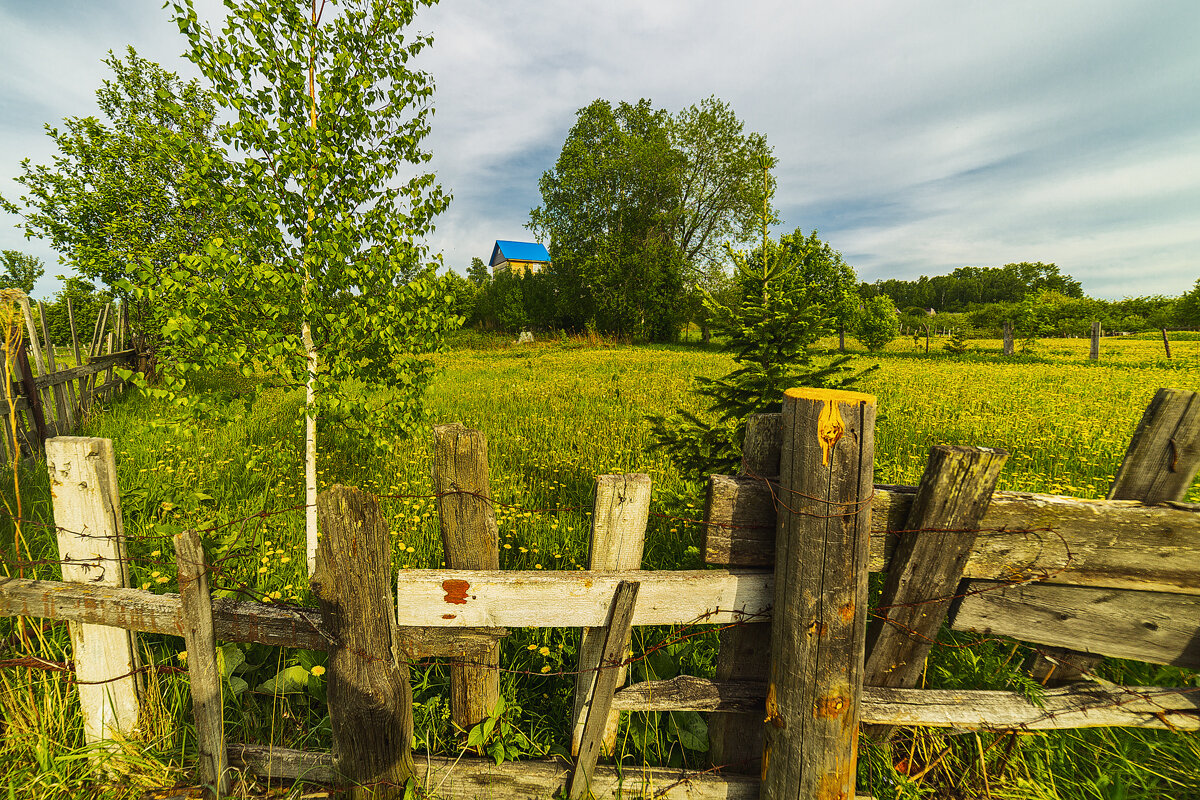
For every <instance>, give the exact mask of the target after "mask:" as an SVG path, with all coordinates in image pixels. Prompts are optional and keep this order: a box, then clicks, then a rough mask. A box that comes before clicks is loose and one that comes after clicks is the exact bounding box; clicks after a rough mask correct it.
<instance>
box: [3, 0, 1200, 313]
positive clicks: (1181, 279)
mask: <svg viewBox="0 0 1200 800" xmlns="http://www.w3.org/2000/svg"><path fill="white" fill-rule="evenodd" d="M160 6H161V2H160V0H102V1H97V0H0V74H2V75H3V76H4V77H3V79H0V195H3V196H4V197H6V198H9V199H16V198H18V197H19V196H20V194H21V189H22V187H21V186H20V185H19V184H16V183H15V182H14V181H13V180H12V179H13V177H14V176H16V175H19V174H20V172H21V169H20V161H21V159H22V158H29V159H30V160H31V161H33V162H34V163H39V164H45V163H49V162H50V161H51V159H52V157H53V155H54V152H55V150H54V147H53V143H52V142H51V140H50V139H49V138H48V137H47V136H46V135H45V133H44V130H43V126H44V125H45V124H46V123H49V124H52V125H53V124H57V123H59V121H60V120H61V119H62V118H64V117H67V116H87V115H91V114H95V113H97V109H96V104H95V91H96V89H97V88H98V87H99V86H100V82H101V81H102V80H103V79H104V78H105V77H108V75H107V68H106V67H105V66H104V65H103V64H102V63H101V62H102V59H103V58H104V57H105V55H106V53H107V51H109V50H114V51H117V52H118V53H122V52H123V51H124V49H125V46H126V45H133V46H134V47H135V48H136V49H137V50H138V52H139V54H140V55H142V56H144V57H146V58H150V59H153V60H155V61H158V62H159V63H161V64H163V65H164V66H166V67H167V68H168V69H171V70H174V71H177V72H179V73H180V74H181V75H182V76H184V77H191V76H194V75H195V74H196V72H195V70H194V68H193V67H192V65H191V64H189V63H188V62H187V61H185V60H183V59H182V58H181V53H182V51H183V46H184V42H183V39H182V37H181V36H180V35H179V33H178V29H177V28H176V27H175V26H174V24H173V23H171V21H170V18H169V13H168V11H167V10H164V9H162V8H161V7H160ZM197 7H198V8H199V9H200V11H201V14H202V16H203V15H206V14H207V15H208V17H209V18H210V19H217V18H218V16H219V15H220V14H221V10H220V4H219V3H218V2H217V1H216V0H198V2H197ZM414 30H415V31H420V32H424V33H432V34H433V36H434V44H433V47H432V48H431V49H429V50H428V51H426V53H424V54H422V56H421V58H420V62H419V63H418V64H417V66H419V67H420V68H421V69H424V70H426V71H428V72H429V73H431V74H432V76H433V78H434V80H435V81H436V84H437V89H436V93H435V99H434V103H435V106H436V115H435V117H434V119H433V130H432V133H431V135H430V136H429V137H428V139H426V141H425V145H426V147H427V148H428V149H430V150H432V152H433V154H434V155H433V160H432V161H431V162H430V168H432V169H433V170H434V171H435V172H436V173H437V175H438V178H439V181H440V182H441V184H442V186H443V187H444V188H445V189H447V190H448V191H449V192H451V193H452V194H453V196H454V200H453V202H452V203H451V206H450V209H449V210H448V211H447V212H446V213H445V214H443V215H442V216H441V217H440V219H439V222H438V229H437V231H436V232H435V233H434V234H433V235H432V236H431V237H430V239H429V244H430V246H431V248H432V249H433V250H434V251H435V252H439V253H441V254H442V255H443V258H444V261H445V263H446V264H447V265H449V266H451V267H453V268H454V269H456V270H457V271H459V272H463V273H465V271H466V268H467V266H468V265H469V264H470V261H471V258H472V257H473V256H478V257H480V258H482V259H483V260H484V261H487V259H488V258H489V256H490V255H491V249H492V245H493V243H494V241H495V240H496V239H517V240H531V239H532V235H531V234H530V233H529V231H528V230H526V229H525V227H524V225H525V223H526V222H527V221H528V218H529V210H530V209H531V208H533V207H535V206H536V205H538V204H539V202H540V196H539V194H538V189H537V183H538V178H539V177H540V176H541V174H542V173H543V172H544V171H546V170H547V169H550V168H551V167H553V165H554V161H555V159H556V158H557V156H558V153H559V151H560V149H561V147H562V144H563V140H564V139H565V137H566V135H567V132H568V130H569V129H570V127H571V125H572V123H573V122H574V119H575V113H576V111H578V110H579V109H580V108H583V107H584V106H586V105H588V104H589V103H591V102H592V101H593V100H595V99H597V98H603V99H606V100H609V101H611V102H613V103H614V104H615V103H617V102H619V101H621V100H629V101H636V100H637V99H638V98H642V97H645V98H648V99H650V100H651V101H652V102H653V104H654V105H655V107H658V108H665V109H667V110H668V111H671V112H676V111H678V110H680V109H682V108H686V107H687V106H690V105H692V104H693V103H697V102H699V101H700V100H702V99H703V98H705V97H708V96H709V95H716V96H717V97H719V98H721V99H723V100H725V101H726V102H727V103H728V104H729V105H730V107H731V108H732V109H733V110H734V112H735V113H736V114H737V115H738V116H739V118H740V119H741V120H742V121H743V122H744V123H745V126H746V130H748V131H757V132H759V133H761V134H763V135H764V136H766V138H767V141H768V143H769V144H770V145H771V146H772V147H773V149H774V154H775V156H776V157H777V159H778V167H777V169H776V173H775V174H776V177H777V179H778V184H779V188H778V192H777V195H776V205H777V207H778V208H779V211H780V216H781V218H782V220H783V224H782V225H781V226H779V228H778V231H777V232H782V231H791V230H793V229H796V228H802V229H804V230H805V231H810V230H813V229H816V230H818V231H819V232H820V236H821V238H823V239H824V240H826V241H827V242H829V243H830V244H831V245H832V246H833V247H834V248H835V249H837V250H839V251H840V252H841V253H842V254H843V256H844V257H845V260H846V262H847V263H849V264H850V265H851V266H853V267H854V268H855V269H856V271H857V272H858V275H859V278H860V279H861V280H865V281H875V280H878V279H888V278H902V279H914V278H916V277H918V276H919V275H940V274H945V273H947V272H949V271H951V270H953V269H955V268H956V267H960V266H966V265H970V266H983V267H986V266H1002V265H1003V264H1006V263H1011V262H1019V261H1043V262H1050V263H1055V264H1057V265H1058V266H1059V267H1060V268H1061V269H1062V271H1063V272H1066V273H1068V274H1071V275H1073V276H1074V277H1075V278H1076V279H1077V280H1079V281H1081V282H1082V284H1083V289H1084V291H1085V292H1086V293H1087V294H1088V295H1090V296H1092V297H1099V298H1106V299H1119V298H1121V297H1126V296H1141V295H1148V294H1165V295H1179V294H1182V293H1183V292H1185V291H1187V290H1189V289H1190V288H1191V287H1192V286H1193V285H1194V283H1195V282H1196V280H1197V278H1200V47H1197V46H1196V42H1198V41H1200V3H1197V2H1195V0H1178V1H1177V2H1171V1H1170V0H1161V1H1159V0H1148V2H1136V3H1135V2H1112V1H1110V0H1086V2H1071V1H1070V0H1054V1H1053V2H1046V0H1036V1H1034V2H1026V0H1010V1H1009V2H1004V3H995V2H962V0H953V1H951V0H946V1H942V0H911V1H910V2H899V1H898V0H896V1H890V2H884V1H883V0H855V2H847V3H829V2H795V1H792V2H785V1H784V0H777V1H774V2H767V1H766V0H743V2H741V3H736V4H735V3H730V2H728V1H727V0H720V1H718V0H686V1H685V0H653V2H646V0H572V1H571V2H550V1H549V0H540V1H535V0H505V1H504V2H495V0H444V2H443V3H442V4H441V5H438V6H435V7H433V8H429V9H423V10H422V11H421V12H420V13H419V14H418V17H417V21H416V23H415V25H414ZM19 222H20V218H19V217H16V216H14V215H10V214H5V213H3V212H0V249H18V250H22V251H24V252H26V253H30V254H32V255H36V256H39V257H41V258H42V259H43V260H44V261H45V262H46V265H47V268H46V273H47V274H46V276H45V278H44V279H43V280H42V281H41V282H40V283H39V285H38V286H37V288H36V289H35V292H34V295H35V296H38V297H46V298H49V297H50V296H51V295H52V294H53V292H54V291H55V290H56V288H57V285H58V282H57V281H56V280H55V279H54V276H55V275H56V274H60V273H63V272H68V271H69V268H68V267H66V266H64V265H61V264H60V263H59V262H58V255H57V254H56V253H54V252H53V250H51V248H50V247H49V245H48V243H46V242H43V241H38V240H26V239H25V238H24V236H23V234H22V231H21V230H20V228H19V227H17V226H18V223H19Z"/></svg>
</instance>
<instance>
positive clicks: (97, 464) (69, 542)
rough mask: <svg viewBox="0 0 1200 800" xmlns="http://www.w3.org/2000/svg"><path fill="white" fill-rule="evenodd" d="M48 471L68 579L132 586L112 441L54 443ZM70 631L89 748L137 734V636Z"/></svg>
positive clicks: (76, 626) (96, 628) (103, 629)
mask: <svg viewBox="0 0 1200 800" xmlns="http://www.w3.org/2000/svg"><path fill="white" fill-rule="evenodd" d="M35 396H36V395H35ZM46 469H47V470H48V471H49V473H50V495H51V497H52V498H53V504H54V524H55V526H56V527H57V529H58V557H59V559H60V561H61V562H62V576H63V580H64V581H68V582H71V583H87V584H91V585H93V586H95V585H99V586H115V587H120V588H128V586H129V564H128V563H127V562H126V560H125V528H124V522H123V521H122V519H121V497H120V493H119V492H118V490H117V465H116V459H115V458H114V456H113V446H112V441H111V440H109V439H93V438H86V437H80V436H60V437H57V438H54V439H50V440H48V441H47V442H46ZM70 630H71V648H72V650H73V652H74V657H75V677H76V678H77V680H78V686H79V705H80V709H81V710H82V712H83V730H84V738H85V740H86V741H87V742H88V743H89V744H90V743H93V742H100V741H104V740H116V739H122V738H127V737H130V736H132V735H133V734H134V730H135V729H136V728H137V724H138V688H139V687H138V673H137V670H138V667H139V664H138V659H137V656H136V649H135V647H134V634H133V632H131V631H127V630H125V629H123V628H112V627H109V626H107V625H90V624H80V623H71V626H70Z"/></svg>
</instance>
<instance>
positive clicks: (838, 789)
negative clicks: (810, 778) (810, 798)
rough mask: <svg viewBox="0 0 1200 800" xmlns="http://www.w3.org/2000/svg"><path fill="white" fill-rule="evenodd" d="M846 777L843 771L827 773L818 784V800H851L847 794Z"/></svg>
mask: <svg viewBox="0 0 1200 800" xmlns="http://www.w3.org/2000/svg"><path fill="white" fill-rule="evenodd" d="M848 782H849V781H847V780H846V776H845V775H844V774H842V772H841V770H838V771H837V772H826V773H825V774H823V775H822V776H821V779H820V781H818V783H817V793H816V798H817V800H850V795H848V794H847V793H846V784H847V783H848Z"/></svg>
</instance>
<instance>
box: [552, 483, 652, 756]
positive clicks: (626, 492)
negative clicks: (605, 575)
mask: <svg viewBox="0 0 1200 800" xmlns="http://www.w3.org/2000/svg"><path fill="white" fill-rule="evenodd" d="M650 488H651V487H650V476H649V475H643V474H630V475H598V476H597V477H596V503H595V510H594V512H593V514H592V534H591V540H590V542H591V544H590V548H589V549H590V551H591V552H590V554H589V556H588V560H589V564H588V568H589V569H594V570H623V569H639V568H640V567H641V565H642V550H643V547H644V545H645V542H646V522H647V521H648V519H649V517H650ZM607 635H608V630H607V629H604V628H584V629H583V634H582V638H581V640H580V643H579V672H580V674H579V675H578V676H576V678H575V703H574V709H573V712H572V715H571V716H572V719H573V720H574V725H573V726H572V730H571V755H574V756H578V755H579V745H580V742H581V740H582V737H583V725H584V722H585V721H586V718H587V708H588V699H589V697H590V695H591V689H592V686H593V685H594V684H595V677H596V676H595V672H594V670H596V669H597V668H599V666H600V663H601V661H600V659H601V657H602V655H603V650H604V643H605V639H606V637H607ZM625 646H626V648H628V647H629V642H628V641H626V643H625ZM627 672H628V668H626V667H624V666H623V667H621V668H620V671H619V674H618V676H617V685H620V684H622V683H624V681H625V676H626V673H627ZM620 721H621V716H620V714H619V713H617V712H613V713H612V714H610V715H609V717H608V723H607V725H606V726H605V729H604V737H603V750H604V752H605V753H611V752H613V748H614V746H615V745H616V741H617V726H618V724H619V723H620Z"/></svg>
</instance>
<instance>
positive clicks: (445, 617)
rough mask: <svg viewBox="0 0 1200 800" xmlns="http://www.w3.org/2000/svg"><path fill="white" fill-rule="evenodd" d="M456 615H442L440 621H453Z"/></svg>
mask: <svg viewBox="0 0 1200 800" xmlns="http://www.w3.org/2000/svg"><path fill="white" fill-rule="evenodd" d="M457 616H458V614H442V619H454V618H455V617H457Z"/></svg>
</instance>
